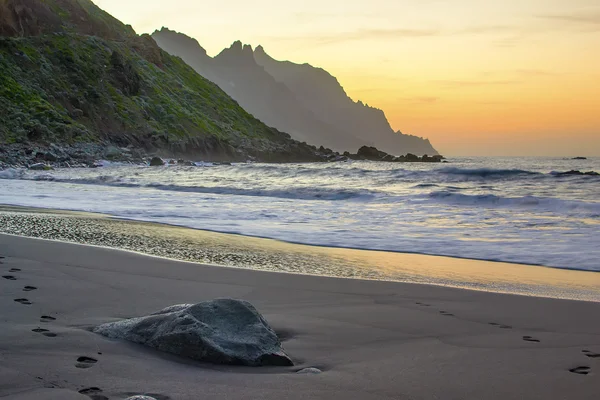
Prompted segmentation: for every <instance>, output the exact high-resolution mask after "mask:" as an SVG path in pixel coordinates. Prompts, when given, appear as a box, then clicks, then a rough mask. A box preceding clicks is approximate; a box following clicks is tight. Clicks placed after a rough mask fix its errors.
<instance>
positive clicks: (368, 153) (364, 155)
mask: <svg viewBox="0 0 600 400" xmlns="http://www.w3.org/2000/svg"><path fill="white" fill-rule="evenodd" d="M356 155H357V156H358V157H360V158H361V159H363V160H371V161H380V160H383V159H384V158H385V157H387V156H389V154H388V153H386V152H385V151H381V150H378V149H377V148H376V147H369V146H363V147H361V148H360V149H358V152H357V153H356Z"/></svg>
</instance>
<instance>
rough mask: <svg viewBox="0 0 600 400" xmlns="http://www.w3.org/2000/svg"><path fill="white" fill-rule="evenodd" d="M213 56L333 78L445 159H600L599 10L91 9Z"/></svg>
mask: <svg viewBox="0 0 600 400" xmlns="http://www.w3.org/2000/svg"><path fill="white" fill-rule="evenodd" d="M96 4H98V5H99V6H100V7H102V8H104V9H106V10H107V11H108V12H110V13H111V14H113V15H114V16H115V17H117V18H119V19H121V20H123V21H124V22H125V23H131V24H132V25H133V26H134V28H135V29H136V30H137V31H138V32H152V31H153V30H154V29H160V28H161V27H162V26H167V27H169V28H170V29H173V30H177V31H180V32H183V33H185V34H187V35H189V36H192V37H194V38H196V39H198V41H199V43H200V44H201V45H202V46H203V47H204V48H205V49H206V50H207V51H208V53H209V54H210V55H215V54H217V53H218V52H219V51H220V50H221V49H223V48H224V47H228V46H229V45H230V44H231V43H232V42H233V41H235V40H238V39H239V40H242V42H244V43H248V44H252V45H254V46H256V45H259V44H261V45H263V46H264V48H265V50H266V51H267V53H269V54H270V55H271V56H272V57H273V58H275V59H278V60H290V61H293V62H298V63H304V62H308V63H310V64H312V65H314V66H319V67H323V68H324V69H326V70H327V71H329V72H330V73H331V74H333V75H334V76H336V77H337V78H338V80H339V82H340V83H341V84H342V85H343V86H344V88H345V90H346V92H347V93H348V94H349V96H350V97H352V98H353V99H355V100H359V99H360V100H362V101H363V102H365V103H367V104H369V105H371V106H374V107H377V108H381V109H383V110H384V111H385V113H386V115H387V117H388V120H389V121H390V123H391V125H392V127H393V128H394V129H399V130H401V131H402V132H404V133H409V134H413V135H417V136H423V137H427V138H429V139H430V140H431V142H432V144H433V145H434V146H435V147H436V148H437V149H438V150H439V151H440V152H441V153H443V154H446V155H449V156H452V155H560V156H574V155H582V156H594V155H597V156H600V96H599V95H598V93H600V52H599V51H598V49H599V48H600V5H599V4H598V2H597V0H571V1H570V2H565V1H562V0H507V1H505V2H494V3H492V2H481V1H476V0H456V1H452V2H439V1H427V2H425V1H423V2H414V1H410V0H370V1H366V0H352V1H347V0H329V1H322V0H320V1H317V0H307V1H305V2H302V3H301V4H295V5H294V6H293V7H292V6H290V5H289V4H288V3H285V2H284V3H281V2H278V1H275V0H257V1H256V2H255V3H253V4H252V5H251V6H249V5H248V4H247V3H246V2H242V1H241V0H222V1H220V2H219V3H218V4H217V3H215V4H207V3H204V2H203V3H202V4H198V3H197V2H194V1H192V0H172V1H169V2H165V1H163V0H147V1H141V0H130V1H128V2H123V1H121V0H96Z"/></svg>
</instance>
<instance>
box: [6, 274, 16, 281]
mask: <svg viewBox="0 0 600 400" xmlns="http://www.w3.org/2000/svg"><path fill="white" fill-rule="evenodd" d="M2 277H3V278H4V279H8V280H9V281H16V280H17V278H15V277H14V276H12V275H3V276H2Z"/></svg>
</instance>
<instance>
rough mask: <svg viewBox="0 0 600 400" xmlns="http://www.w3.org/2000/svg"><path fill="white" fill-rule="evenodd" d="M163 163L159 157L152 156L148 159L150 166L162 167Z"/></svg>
mask: <svg viewBox="0 0 600 400" xmlns="http://www.w3.org/2000/svg"><path fill="white" fill-rule="evenodd" d="M163 165H165V162H164V161H163V160H162V158H160V157H152V160H150V166H151V167H162V166H163Z"/></svg>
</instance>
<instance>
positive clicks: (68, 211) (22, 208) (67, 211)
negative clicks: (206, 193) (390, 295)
mask: <svg viewBox="0 0 600 400" xmlns="http://www.w3.org/2000/svg"><path fill="white" fill-rule="evenodd" d="M10 208H14V209H15V211H21V212H39V213H48V214H51V213H64V214H67V215H68V214H75V215H77V214H82V215H84V214H87V215H89V216H91V217H101V218H109V219H112V220H116V221H123V222H139V223H146V224H156V225H162V226H169V227H173V228H182V229H191V230H194V231H199V232H206V233H216V234H221V235H231V236H239V237H243V238H254V239H263V240H274V241H276V242H281V243H286V244H291V245H298V246H309V247H317V248H325V249H340V250H357V251H373V252H379V253H391V254H407V255H416V256H428V257H443V258H451V259H456V260H466V261H482V262H486V263H499V264H512V265H521V266H530V267H538V268H550V269H558V270H565V271H575V272H577V271H579V272H592V273H599V274H600V270H590V269H579V268H574V267H553V266H549V265H544V264H535V263H527V262H515V261H503V260H497V259H487V258H472V257H468V256H464V257H460V256H452V255H445V254H435V253H423V252H417V251H401V250H385V249H371V248H367V247H353V246H335V245H327V244H323V245H319V244H313V243H303V242H295V241H292V240H283V239H277V238H273V237H269V236H260V235H246V234H243V233H239V232H232V231H219V230H212V229H208V228H194V227H192V226H187V225H178V224H171V223H167V222H156V221H150V220H144V219H135V218H127V217H120V216H117V215H110V214H104V213H100V212H93V211H81V210H73V209H68V208H64V209H58V208H45V207H32V206H21V205H15V204H5V203H0V213H1V212H3V211H4V210H6V209H10Z"/></svg>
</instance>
